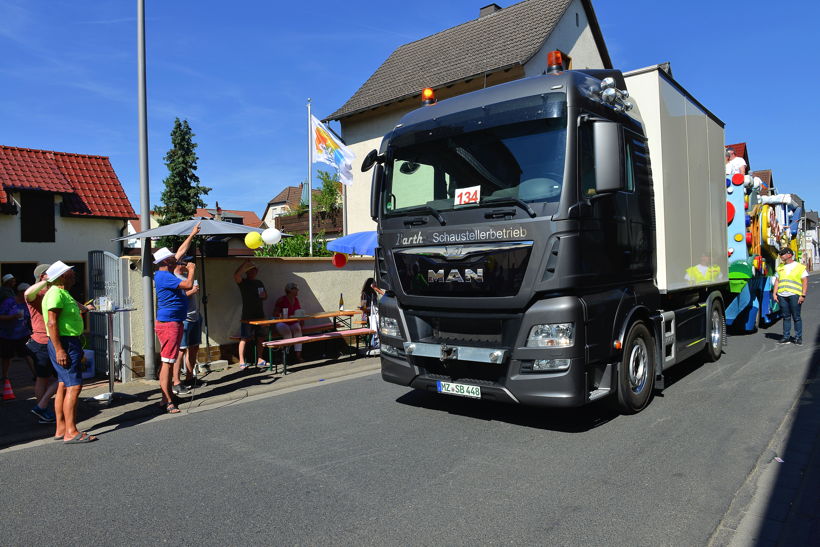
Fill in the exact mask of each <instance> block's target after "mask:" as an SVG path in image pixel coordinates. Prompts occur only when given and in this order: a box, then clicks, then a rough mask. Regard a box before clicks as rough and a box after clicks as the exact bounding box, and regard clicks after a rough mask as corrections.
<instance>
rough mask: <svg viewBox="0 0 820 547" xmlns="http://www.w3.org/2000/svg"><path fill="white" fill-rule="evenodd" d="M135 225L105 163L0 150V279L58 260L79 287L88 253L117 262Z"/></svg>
mask: <svg viewBox="0 0 820 547" xmlns="http://www.w3.org/2000/svg"><path fill="white" fill-rule="evenodd" d="M135 218H136V214H135V213H134V209H133V208H132V207H131V202H129V201H128V196H126V195H125V191H124V190H123V188H122V185H121V184H120V181H119V179H118V178H117V174H116V173H115V172H114V169H113V167H111V162H110V161H109V160H108V158H107V157H105V156H92V155H86V154H70V153H66V152H52V151H49V150H35V149H30V148H16V147H12V146H0V234H2V237H0V261H2V262H0V274H2V275H5V274H7V273H12V274H14V275H15V277H17V280H18V282H23V281H25V282H27V283H31V282H32V280H33V279H32V272H33V270H34V267H35V266H36V265H37V264H39V263H41V262H43V263H50V262H53V261H55V260H62V261H63V262H66V263H68V264H69V265H73V266H74V267H75V271H76V272H77V274H78V280H80V281H81V283H82V284H83V286H85V285H86V284H87V279H86V277H87V276H86V271H87V268H86V263H87V262H88V251H91V250H104V251H109V252H111V253H114V254H117V255H119V254H120V252H121V248H122V245H121V243H119V242H115V241H112V240H113V239H115V238H117V237H120V236H122V235H124V234H125V233H127V232H126V231H127V225H128V221H129V220H131V219H135Z"/></svg>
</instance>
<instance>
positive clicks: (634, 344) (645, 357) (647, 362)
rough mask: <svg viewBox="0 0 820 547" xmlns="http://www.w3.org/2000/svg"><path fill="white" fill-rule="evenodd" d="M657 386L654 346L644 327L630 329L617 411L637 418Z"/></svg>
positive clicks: (641, 324)
mask: <svg viewBox="0 0 820 547" xmlns="http://www.w3.org/2000/svg"><path fill="white" fill-rule="evenodd" d="M654 386H655V342H654V340H653V338H652V334H651V333H650V332H649V329H647V328H646V325H644V324H643V323H640V322H639V323H635V324H634V325H632V327H631V328H630V329H629V334H627V336H626V342H625V343H624V353H623V358H622V359H621V366H620V367H619V369H618V409H619V410H620V411H621V412H623V413H624V414H635V413H636V412H640V411H641V410H643V409H644V407H645V406H646V405H647V404H649V399H650V398H651V397H652V391H653V389H654Z"/></svg>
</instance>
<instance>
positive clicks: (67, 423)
mask: <svg viewBox="0 0 820 547" xmlns="http://www.w3.org/2000/svg"><path fill="white" fill-rule="evenodd" d="M46 276H47V277H48V281H49V284H51V288H49V289H48V292H47V293H46V294H45V296H44V297H43V317H45V318H46V331H47V332H48V355H49V357H50V358H51V364H52V366H53V367H54V370H55V371H56V372H57V381H58V384H57V394H56V396H55V398H54V413H55V414H56V416H57V430H56V432H55V437H54V438H55V439H59V438H62V439H63V442H65V443H71V444H73V443H89V442H91V441H96V440H97V437H95V436H93V435H89V434H88V433H83V432H81V431H79V430H78V429H77V408H78V406H79V402H80V391H82V389H83V374H82V369H81V364H82V360H83V346H82V343H81V342H80V336H81V335H82V333H83V329H84V328H85V325H84V323H83V318H82V316H81V315H80V313H81V311H82V312H85V311H88V310H89V309H91V308H86V307H85V306H80V304H78V303H77V301H76V300H74V297H73V296H71V294H70V293H69V292H68V290H69V289H70V288H71V287H73V286H74V282H75V280H76V276H75V274H74V270H73V269H72V267H71V266H67V265H66V264H64V263H63V262H61V261H59V260H58V261H56V262H54V263H53V264H52V265H51V266H50V267H49V268H48V270H46Z"/></svg>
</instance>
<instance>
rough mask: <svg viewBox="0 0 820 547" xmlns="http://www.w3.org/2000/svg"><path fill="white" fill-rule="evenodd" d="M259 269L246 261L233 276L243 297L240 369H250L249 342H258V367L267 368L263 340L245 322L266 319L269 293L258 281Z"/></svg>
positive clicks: (254, 328) (251, 326)
mask: <svg viewBox="0 0 820 547" xmlns="http://www.w3.org/2000/svg"><path fill="white" fill-rule="evenodd" d="M257 273H259V269H258V268H257V267H256V264H254V263H253V262H251V261H250V260H245V261H244V262H243V263H242V264H240V265H239V267H238V268H237V269H236V271H235V272H234V274H233V280H234V281H235V282H236V284H237V285H238V286H239V295H240V296H241V297H242V315H241V317H240V323H239V329H240V331H239V332H240V334H239V336H240V338H239V368H240V369H246V368H248V366H249V365H248V363H247V362H246V361H245V346H246V345H247V344H248V342H249V341H253V340H254V339H256V340H258V343H259V345H258V346H257V349H256V351H257V354H256V356H257V359H256V362H257V365H259V366H267V362H265V360H264V359H262V352H263V348H262V339H261V338H260V337H259V336H257V332H256V327H255V326H253V325H249V324H247V323H245V321H254V320H257V319H264V318H265V312H264V310H263V309H262V302H263V301H264V300H266V299H267V298H268V293H267V291H265V285H264V284H263V283H262V282H261V281H260V280H258V279H256V274H257Z"/></svg>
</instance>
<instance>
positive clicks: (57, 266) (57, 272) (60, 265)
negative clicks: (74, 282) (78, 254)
mask: <svg viewBox="0 0 820 547" xmlns="http://www.w3.org/2000/svg"><path fill="white" fill-rule="evenodd" d="M73 267H74V266H69V265H67V264H66V263H65V262H63V261H61V260H57V261H56V262H54V264H52V265H51V266H49V267H48V269H47V270H46V275H47V276H48V280H49V281H52V282H53V281H54V280H56V279H57V278H59V277H60V276H61V275H63V274H64V273H66V272H67V271H68V270H70V269H72V268H73Z"/></svg>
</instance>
